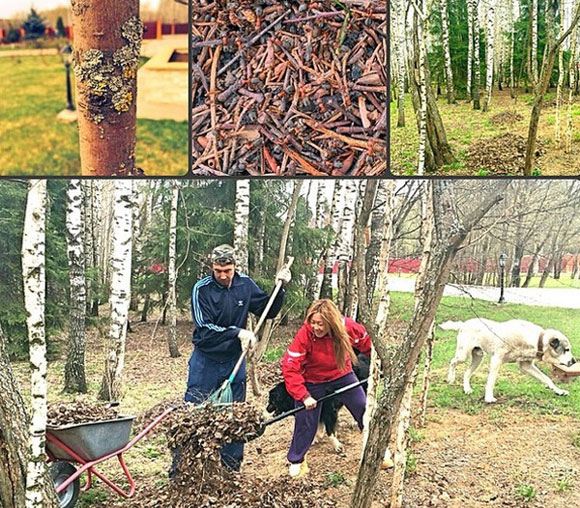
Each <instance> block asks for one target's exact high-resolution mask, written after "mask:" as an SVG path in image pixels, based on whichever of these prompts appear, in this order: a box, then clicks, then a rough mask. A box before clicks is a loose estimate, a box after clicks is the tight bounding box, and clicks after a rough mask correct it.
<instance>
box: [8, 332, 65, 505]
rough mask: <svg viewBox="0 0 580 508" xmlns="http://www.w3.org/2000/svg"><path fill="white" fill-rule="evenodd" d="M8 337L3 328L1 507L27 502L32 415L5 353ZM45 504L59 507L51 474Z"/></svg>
mask: <svg viewBox="0 0 580 508" xmlns="http://www.w3.org/2000/svg"><path fill="white" fill-rule="evenodd" d="M6 343H7V338H6V337H5V336H4V334H3V332H2V329H1V328H0V386H2V397H0V507H1V508H22V507H23V506H25V489H26V466H27V463H28V458H27V449H28V427H29V416H28V414H27V413H26V409H25V405H24V400H23V398H22V395H21V394H20V391H19V389H18V384H17V382H16V379H15V378H14V374H13V372H12V367H11V365H10V361H9V359H8V354H7V353H6V347H5V345H6ZM43 487H44V500H43V506H44V507H46V508H56V507H58V501H57V499H56V493H55V491H54V486H53V484H52V481H51V479H50V477H49V475H48V474H46V475H45V479H44V485H43Z"/></svg>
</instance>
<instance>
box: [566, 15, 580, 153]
mask: <svg viewBox="0 0 580 508" xmlns="http://www.w3.org/2000/svg"><path fill="white" fill-rule="evenodd" d="M577 69H580V65H579V62H578V26H576V28H574V31H573V32H572V41H571V45H570V66H569V69H568V85H569V87H570V88H569V90H568V110H567V115H566V144H565V148H564V150H565V152H566V153H570V151H571V150H572V138H573V136H574V123H573V120H572V106H573V103H574V91H575V90H576V72H577Z"/></svg>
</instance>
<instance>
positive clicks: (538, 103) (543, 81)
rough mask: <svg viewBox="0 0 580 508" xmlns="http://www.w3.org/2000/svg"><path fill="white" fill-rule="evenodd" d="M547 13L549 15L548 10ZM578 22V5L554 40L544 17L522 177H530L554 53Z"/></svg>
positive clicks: (579, 17)
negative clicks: (540, 59) (544, 33)
mask: <svg viewBox="0 0 580 508" xmlns="http://www.w3.org/2000/svg"><path fill="white" fill-rule="evenodd" d="M547 13H551V10H550V9H548V11H547ZM579 20H580V4H579V5H578V6H577V7H576V11H575V14H574V17H573V18H572V20H571V23H570V26H569V27H568V29H567V30H566V31H565V32H564V33H563V34H562V35H561V36H560V37H559V38H558V39H557V40H555V38H554V35H553V30H552V29H550V26H551V22H553V21H554V20H553V18H551V16H548V15H546V25H547V26H548V29H547V40H546V50H545V56H544V60H543V62H542V72H541V74H540V77H539V79H538V83H537V85H536V87H535V90H534V102H533V105H532V113H531V115H530V124H529V127H528V141H527V144H526V159H525V162H524V176H532V171H533V165H534V162H535V158H536V140H537V136H538V125H539V123H540V115H541V113H542V106H543V103H544V96H545V95H546V92H547V91H548V86H549V84H550V77H551V76H552V70H553V68H554V61H555V59H556V52H557V51H558V49H559V48H560V45H561V44H563V42H564V41H565V40H566V39H567V38H568V36H569V35H570V34H571V33H572V31H573V30H574V28H575V27H576V25H577V24H578V21H579Z"/></svg>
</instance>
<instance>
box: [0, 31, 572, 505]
mask: <svg viewBox="0 0 580 508" xmlns="http://www.w3.org/2000/svg"><path fill="white" fill-rule="evenodd" d="M419 35H420V34H419ZM460 90H461V88H460V87H459V86H458V87H457V88H456V89H455V93H460ZM489 107H490V109H493V108H494V99H493V97H492V102H491V104H490V105H489ZM579 191H580V188H579V185H578V182H577V181H573V180H569V181H565V180H559V181H535V182H519V181H517V180H509V179H503V180H455V181H451V180H444V179H437V180H431V181H425V180H423V181H412V180H400V181H394V180H367V181H357V180H325V181H315V180H310V181H301V180H295V181H282V180H276V181H267V182H264V181H258V180H252V181H249V180H214V181H211V180H203V181H183V180H147V179H143V180H134V181H129V180H123V179H119V180H105V179H100V180H75V179H72V180H49V181H48V182H47V181H46V180H31V181H30V182H26V181H21V180H17V179H13V180H4V181H2V182H0V223H2V227H3V235H2V236H1V237H0V255H1V257H2V260H3V262H2V264H1V266H0V298H1V300H2V302H3V305H2V306H1V307H0V385H1V386H2V387H3V396H2V398H0V500H1V502H0V506H1V507H2V508H7V507H10V508H14V507H18V508H21V507H23V506H26V507H29V506H30V507H33V506H45V507H56V506H73V505H74V502H73V504H68V503H70V502H71V501H70V499H71V498H66V497H65V494H63V493H60V494H59V496H56V494H55V489H54V486H53V481H55V482H56V481H62V478H63V475H64V474H65V473H66V474H71V473H70V471H69V472H68V473H67V471H68V470H67V469H66V467H69V466H70V467H72V468H73V469H72V471H73V472H74V470H75V469H74V467H75V466H73V465H71V464H70V463H67V462H62V461H59V462H56V463H53V462H48V461H47V459H48V457H50V456H51V453H53V452H51V451H50V450H51V448H47V446H49V445H50V446H52V445H51V444H50V443H52V441H51V439H52V437H51V436H52V434H51V432H52V431H51V427H50V423H51V422H52V421H54V418H55V414H57V415H58V414H60V417H61V418H62V417H63V415H64V416H67V417H70V418H72V419H73V421H76V420H75V418H77V419H78V418H81V415H87V414H88V411H89V409H90V411H97V410H98V411H118V415H132V416H136V417H137V418H136V420H135V421H134V423H133V434H132V436H135V435H137V434H138V433H139V432H140V431H142V430H143V429H145V427H146V426H147V425H148V424H150V423H151V422H152V421H153V420H154V418H156V417H157V416H159V415H161V414H164V413H163V411H165V410H167V408H170V407H172V405H174V404H178V403H180V401H182V400H183V394H184V391H185V382H186V378H187V369H188V360H189V357H190V354H191V351H192V343H191V337H192V332H193V322H192V317H191V291H192V287H193V285H194V284H195V283H196V281H198V280H200V279H201V278H203V277H205V276H206V275H207V274H209V273H211V272H210V268H211V265H210V263H209V254H210V253H211V251H212V249H213V248H214V247H215V246H216V245H220V244H223V243H229V244H231V245H234V246H235V248H236V250H237V253H238V254H237V255H238V258H237V259H238V261H237V263H238V266H237V268H238V270H240V271H241V272H242V273H245V274H248V275H249V276H251V277H252V278H253V279H254V280H255V281H256V283H257V284H258V285H259V286H260V287H262V288H263V289H264V290H265V291H271V290H272V288H273V287H274V285H275V275H276V272H277V271H278V270H279V269H280V267H281V266H282V265H283V264H284V263H285V261H286V260H287V259H288V257H290V256H291V257H293V258H294V263H293V265H292V280H291V282H290V283H289V284H288V286H287V288H286V297H285V303H284V306H283V309H282V312H281V314H280V315H279V316H278V318H276V319H275V320H272V322H269V323H268V325H267V326H264V327H263V328H262V329H261V333H260V335H261V341H260V343H259V346H258V347H257V348H256V352H255V353H254V354H253V355H252V357H251V359H250V361H249V365H248V378H247V383H248V390H247V391H248V395H247V397H248V402H249V403H250V404H251V405H252V406H253V407H255V408H256V410H257V411H259V412H260V413H261V412H262V411H263V410H264V408H265V407H266V405H267V403H268V397H269V391H270V390H271V389H272V387H273V386H275V385H276V384H277V383H278V382H279V381H280V379H281V373H280V364H279V362H280V358H281V355H282V354H283V352H284V351H285V349H286V347H287V346H288V344H289V343H290V341H291V340H292V338H293V336H294V334H295V333H296V331H297V330H298V329H299V327H300V325H301V324H302V322H303V319H304V316H305V312H306V309H307V308H308V306H309V305H310V303H311V302H312V301H313V300H315V299H318V298H324V297H326V298H332V299H333V301H334V302H336V304H337V305H338V307H339V309H340V311H341V312H342V313H343V314H344V315H347V316H351V317H353V318H354V319H356V320H358V321H359V322H360V323H362V324H364V326H365V327H366V329H367V331H368V333H369V335H370V336H371V337H372V341H373V350H372V352H371V356H370V364H369V365H370V378H369V386H368V388H367V393H368V399H367V409H366V414H365V428H364V430H363V432H359V430H358V428H355V427H353V426H352V425H351V422H352V418H351V416H350V415H349V414H348V412H347V411H346V410H341V411H340V413H339V421H338V430H337V433H336V439H338V440H339V444H340V447H339V446H338V445H337V444H336V442H334V441H331V440H329V439H326V438H321V439H320V440H319V441H318V442H317V443H316V444H314V445H313V446H312V448H311V449H310V451H309V453H308V463H309V467H310V473H309V475H308V476H307V477H306V478H302V479H299V480H292V481H295V482H296V483H293V484H292V489H289V488H288V485H289V481H290V480H289V479H288V476H287V462H286V452H287V450H288V446H289V444H290V440H291V436H292V428H293V422H292V418H287V419H285V420H282V421H280V422H277V423H275V424H273V425H272V426H268V427H267V428H266V430H265V432H264V433H263V435H259V436H257V437H256V436H255V435H254V436H253V437H252V438H251V439H250V438H248V439H247V440H248V441H249V442H248V443H247V444H246V449H245V457H244V462H243V465H242V469H241V471H240V472H239V473H236V474H234V473H232V472H231V471H230V472H227V471H225V470H224V471H222V470H221V469H220V470H219V471H217V472H216V471H215V470H213V469H211V467H210V465H211V463H212V462H211V461H212V460H215V459H212V457H213V455H211V454H210V455H208V457H206V458H205V459H200V458H199V457H195V456H193V457H189V459H188V460H191V464H192V467H194V466H195V467H200V468H201V469H200V470H199V471H200V472H201V473H200V474H202V476H200V477H199V478H195V479H193V480H192V481H191V482H189V483H188V482H184V483H183V482H182V483H180V482H175V481H170V480H169V478H168V471H169V468H170V464H171V460H172V457H171V452H170V446H169V444H168V439H171V436H172V435H174V434H171V432H174V431H176V429H179V428H180V425H183V424H184V422H180V421H172V423H171V425H170V426H169V427H170V428H169V430H168V429H167V428H164V426H163V425H160V427H159V429H158V430H152V431H151V432H149V433H148V434H147V436H146V437H145V438H144V439H142V440H139V441H138V442H137V443H136V444H135V445H134V446H132V447H130V448H129V449H128V450H127V451H126V452H124V454H123V455H124V460H125V463H126V467H127V468H128V470H129V471H130V472H131V474H132V475H133V477H134V478H135V481H136V490H135V493H134V494H131V495H130V496H129V498H128V499H124V498H123V497H121V496H118V495H117V494H116V493H115V491H114V490H112V488H110V486H109V485H108V484H106V483H105V482H104V481H101V480H100V479H97V478H93V482H92V485H91V488H90V490H88V491H87V492H79V490H74V489H79V487H80V486H79V485H76V487H75V484H73V483H71V484H70V488H71V489H72V490H71V491H70V492H73V491H74V495H75V496H80V497H78V501H77V506H81V507H121V506H122V507H153V506H186V505H187V506H210V505H213V506H234V505H235V506H252V507H262V506H271V507H296V506H304V507H306V506H320V507H324V506H350V507H353V508H354V507H356V508H362V507H371V506H375V505H377V504H378V505H380V506H392V507H402V506H441V507H445V506H452V505H454V504H464V505H466V506H473V504H470V503H472V502H473V500H474V499H481V500H482V501H481V503H484V502H485V503H488V502H491V503H492V504H493V502H496V501H497V502H498V503H502V504H504V505H509V504H510V503H511V504H513V505H518V504H517V503H524V502H527V501H525V499H526V497H525V496H528V497H531V500H532V501H533V502H534V503H537V505H538V506H552V507H556V508H564V507H567V506H575V505H577V504H578V503H577V501H578V490H577V488H576V487H577V483H575V482H577V477H576V476H577V475H575V471H577V467H578V462H577V458H578V444H577V443H578V439H579V437H580V393H578V388H577V386H576V385H577V382H576V383H572V384H571V385H570V386H569V387H568V388H567V389H568V390H569V395H568V396H567V397H557V396H556V395H555V394H554V393H553V392H551V391H549V390H546V389H545V388H544V387H543V386H542V385H541V384H540V383H538V382H537V380H534V379H532V378H531V377H527V376H525V375H524V374H522V373H519V372H518V371H517V369H511V370H510V369H507V368H506V371H505V372H504V371H503V370H502V374H501V376H500V380H501V381H504V380H505V381H506V382H505V383H503V382H499V383H498V386H497V387H496V394H497V396H498V399H499V402H498V403H497V404H496V405H495V406H490V405H486V404H484V403H483V401H482V400H481V395H482V393H483V384H484V382H485V381H484V376H485V374H481V375H479V374H478V375H477V376H475V377H474V381H473V384H474V391H475V393H473V394H471V395H469V394H465V393H463V391H462V390H461V386H459V385H458V384H452V385H448V384H447V383H446V381H445V377H446V368H447V365H448V363H449V360H450V358H451V356H452V351H453V349H454V341H455V335H454V334H452V333H449V332H444V331H442V330H441V329H440V328H439V327H438V326H437V325H438V324H440V323H441V322H443V321H445V320H450V319H453V320H467V319H470V318H473V317H479V316H483V317H488V318H492V319H496V320H500V321H503V320H508V319H512V318H514V317H518V318H521V319H529V320H530V321H532V322H535V323H537V324H539V325H541V326H545V327H552V328H557V329H559V330H561V331H562V333H564V334H566V335H567V336H568V337H569V338H570V341H571V344H572V348H573V349H574V350H575V351H576V355H578V354H579V353H578V351H580V342H579V340H578V334H577V333H576V332H577V329H578V328H577V327H578V325H579V323H578V318H577V317H576V316H575V314H574V313H573V312H570V310H569V309H570V308H571V307H570V306H573V305H574V302H575V301H576V302H577V301H578V299H577V298H576V297H575V296H571V295H576V294H577V293H576V291H580V220H579V217H580V214H579V213H578V212H579V210H580V200H579V196H580V192H579ZM474 195H477V196H478V199H477V200H474V199H473V196H474ZM563 219H564V220H563ZM500 258H501V259H504V260H505V261H506V262H505V266H504V265H501V266H500V264H499V262H498V259H500ZM500 286H501V287H502V288H503V286H505V288H506V289H509V290H510V291H511V292H510V293H509V294H508V301H507V302H506V303H505V304H502V305H498V304H497V303H496V302H497V298H498V297H499V292H500ZM444 291H445V294H444ZM449 291H454V293H453V294H452V295H450V294H449V293H448V292H449ZM502 291H503V289H502ZM522 291H523V293H522ZM562 291H564V293H562ZM566 291H572V293H565V292H566ZM487 294H489V295H491V299H490V298H489V297H487V296H485V295H487ZM521 294H523V295H524V296H523V297H518V295H521ZM512 298H513V300H510V299H512ZM517 298H520V299H519V300H518V299H517ZM540 366H541V365H540ZM542 368H543V369H544V370H547V367H546V366H545V365H544V366H542ZM508 372H509V374H508ZM550 375H551V376H552V375H554V374H553V373H550ZM502 376H505V378H502ZM508 377H509V382H508V381H507V380H508ZM562 382H563V381H562ZM557 383H560V381H557ZM111 403H114V406H111ZM117 404H118V405H117ZM115 414H116V415H117V413H115ZM201 414H202V415H203V414H208V415H209V414H211V413H209V412H208V413H201ZM224 414H225V415H226V416H227V414H228V413H227V412H226V413H215V418H213V419H212V418H209V419H208V420H207V421H206V420H200V421H199V422H198V426H197V427H196V432H197V434H196V435H199V436H205V437H203V438H201V437H200V439H204V440H205V441H203V442H202V444H203V446H206V447H209V448H212V447H213V446H214V444H215V442H216V441H212V440H215V439H217V438H216V436H221V435H222V433H223V432H225V430H224V429H225V428H226V427H227V421H226V420H224V418H225V417H224ZM220 415H221V416H220ZM554 415H557V417H555V416H554ZM114 418H116V416H115V417H114ZM47 425H49V426H48V427H47ZM236 425H237V427H236V428H238V427H239V428H243V427H244V425H245V423H244V421H243V420H240V421H237V422H236ZM171 429H173V431H172V430H171ZM482 429H483V430H484V432H481V430H482ZM166 432H167V433H166ZM532 434H533V435H535V436H537V439H535V440H533V442H532V443H530V441H529V440H527V439H521V436H524V435H532ZM238 438H239V437H238ZM548 441H549V442H550V443H552V444H551V445H550V446H546V442H548ZM498 443H503V444H504V446H498ZM214 451H215V449H214ZM385 456H387V457H392V458H393V463H394V467H391V468H387V469H385V468H383V467H382V464H384V462H383V458H384V457H385ZM466 457H470V458H469V460H467V459H466ZM218 461H219V458H218ZM198 462H199V464H198ZM63 464H68V466H66V467H65V466H63ZM196 464H198V465H196ZM497 464H501V465H502V467H501V468H499V467H497ZM523 464H524V465H525V471H524V470H523V469H522V467H524V466H522V465H523ZM76 467H80V466H79V465H78V464H77V465H76ZM96 467H97V469H98V471H100V472H101V473H103V474H105V475H106V476H107V477H108V478H109V479H110V480H112V482H113V483H115V484H118V485H119V486H120V487H121V488H123V489H126V490H127V491H129V486H128V484H127V480H126V479H125V475H124V473H123V469H122V468H121V467H120V466H119V464H118V462H117V460H116V459H115V457H114V456H113V457H112V459H107V460H106V461H104V462H103V463H102V464H99V465H98V466H96ZM482 468H486V474H481V469H482ZM220 471H221V472H220ZM220 475H221V476H220ZM59 478H60V479H61V480H59ZM82 478H83V480H82V481H81V484H84V485H86V483H85V482H86V475H83V476H82ZM524 486H528V487H529V488H528V489H527V490H525V489H524ZM63 492H65V493H66V492H68V491H63ZM216 493H219V496H220V497H219V499H217V498H216V497H215V496H216ZM75 499H76V497H75ZM216 499H217V500H216ZM212 500H213V501H212ZM212 503H213V504H212Z"/></svg>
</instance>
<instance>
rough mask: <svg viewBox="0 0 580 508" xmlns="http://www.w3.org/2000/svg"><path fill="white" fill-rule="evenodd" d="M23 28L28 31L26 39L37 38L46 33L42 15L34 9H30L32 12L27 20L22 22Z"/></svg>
mask: <svg viewBox="0 0 580 508" xmlns="http://www.w3.org/2000/svg"><path fill="white" fill-rule="evenodd" d="M22 28H24V31H25V32H26V35H25V36H24V38H25V39H27V40H36V39H39V38H40V37H42V36H43V35H44V31H45V29H46V25H45V24H44V20H43V19H42V18H41V17H40V15H39V14H38V13H37V12H36V11H35V10H34V9H30V13H29V14H28V17H27V18H26V21H25V22H24V23H23V24H22Z"/></svg>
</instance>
